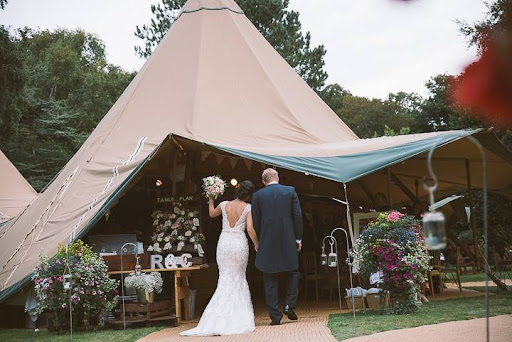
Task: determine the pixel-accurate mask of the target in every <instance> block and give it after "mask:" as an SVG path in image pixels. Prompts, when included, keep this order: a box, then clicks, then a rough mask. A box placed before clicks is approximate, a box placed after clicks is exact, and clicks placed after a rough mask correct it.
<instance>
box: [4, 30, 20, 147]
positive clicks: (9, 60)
mask: <svg viewBox="0 0 512 342" xmlns="http://www.w3.org/2000/svg"><path fill="white" fill-rule="evenodd" d="M21 65H22V55H21V51H20V49H19V48H18V47H17V46H16V42H15V40H14V38H13V37H11V35H10V34H9V32H8V31H7V30H6V29H5V28H4V27H3V26H0V66H1V67H0V89H2V91H0V142H1V141H2V140H4V139H6V138H7V137H8V136H9V135H10V133H11V131H12V128H13V123H14V122H16V121H17V120H19V116H20V110H19V108H18V105H17V103H16V102H18V101H19V95H20V93H21V90H22V89H23V78H22V75H21Z"/></svg>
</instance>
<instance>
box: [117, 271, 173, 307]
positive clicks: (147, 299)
mask: <svg viewBox="0 0 512 342" xmlns="http://www.w3.org/2000/svg"><path fill="white" fill-rule="evenodd" d="M163 284H164V282H163V280H162V276H161V275H160V273H159V272H151V273H149V274H148V273H141V274H135V273H130V275H129V276H128V277H126V279H125V280H124V285H125V286H126V288H127V289H134V290H136V291H137V299H138V300H139V302H140V303H142V304H147V303H153V302H154V300H155V292H156V293H160V292H162V287H163Z"/></svg>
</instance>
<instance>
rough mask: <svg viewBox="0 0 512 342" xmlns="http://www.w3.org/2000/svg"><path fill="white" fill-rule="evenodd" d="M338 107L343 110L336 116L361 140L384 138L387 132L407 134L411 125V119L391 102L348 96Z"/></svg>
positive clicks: (337, 112) (345, 96)
mask: <svg viewBox="0 0 512 342" xmlns="http://www.w3.org/2000/svg"><path fill="white" fill-rule="evenodd" d="M338 101H339V99H338ZM333 102H334V101H333V100H331V103H333ZM338 107H341V109H339V110H337V111H336V114H338V116H339V117H340V118H341V119H342V120H343V121H344V122H345V123H346V124H347V125H348V126H349V127H350V128H351V129H352V130H353V131H354V133H356V134H357V135H358V136H359V137H360V138H372V137H376V136H382V135H385V133H386V130H387V132H388V134H390V133H391V132H392V133H393V135H394V134H395V132H407V127H409V126H410V124H411V118H410V117H409V116H408V115H407V114H404V112H405V111H404V110H401V109H400V108H399V106H398V105H397V103H396V102H394V101H391V100H385V101H383V100H380V99H367V98H366V97H359V96H352V95H350V94H346V95H344V96H343V100H342V104H341V105H338ZM386 127H387V128H386Z"/></svg>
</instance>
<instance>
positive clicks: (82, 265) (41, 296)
mask: <svg viewBox="0 0 512 342" xmlns="http://www.w3.org/2000/svg"><path fill="white" fill-rule="evenodd" d="M68 255H69V258H68ZM40 260H41V264H40V265H39V266H37V267H36V269H35V271H34V274H33V276H32V280H33V281H34V283H35V293H36V297H37V306H36V308H35V309H33V311H32V312H31V313H35V314H41V313H43V312H44V311H49V312H52V313H53V316H54V317H53V323H54V325H53V327H54V328H55V329H56V330H62V329H65V328H67V327H69V310H70V308H69V306H70V305H71V306H72V310H73V325H78V326H80V325H81V326H82V327H84V328H85V329H90V328H96V327H98V326H103V325H104V323H105V320H106V317H107V314H108V312H109V311H110V310H112V309H113V308H114V307H115V306H116V304H117V298H118V296H117V293H118V291H117V286H118V281H117V280H114V279H110V278H109V276H108V275H107V266H106V265H105V262H104V261H103V259H102V258H101V257H99V256H98V255H97V254H96V253H94V252H93V251H92V250H91V248H90V247H89V246H87V245H86V244H84V243H83V242H82V241H77V242H75V243H73V244H71V245H70V246H69V249H68V253H66V247H65V246H62V245H61V246H59V249H58V252H57V254H56V255H55V256H54V257H53V258H48V257H45V256H41V257H40ZM68 260H69V261H68ZM64 274H70V275H71V284H70V288H69V289H68V290H65V289H64V282H65V280H64Z"/></svg>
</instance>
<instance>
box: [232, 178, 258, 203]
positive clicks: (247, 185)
mask: <svg viewBox="0 0 512 342" xmlns="http://www.w3.org/2000/svg"><path fill="white" fill-rule="evenodd" d="M253 192H254V184H252V182H251V181H250V180H244V181H243V182H240V184H238V187H237V188H236V189H235V197H236V198H238V199H239V200H246V199H248V198H250V197H251V195H252V193H253Z"/></svg>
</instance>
